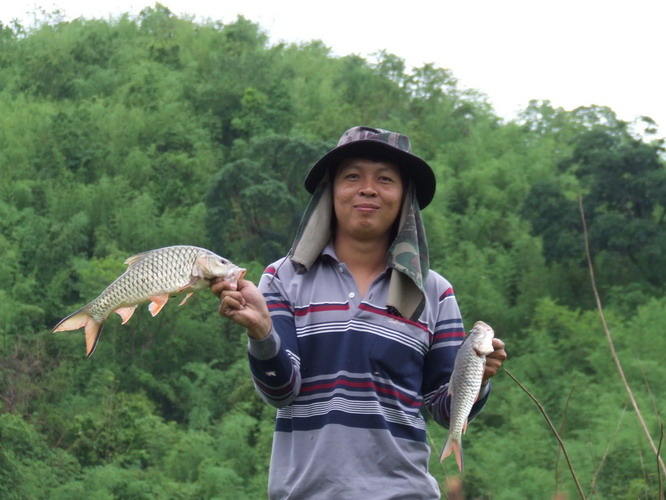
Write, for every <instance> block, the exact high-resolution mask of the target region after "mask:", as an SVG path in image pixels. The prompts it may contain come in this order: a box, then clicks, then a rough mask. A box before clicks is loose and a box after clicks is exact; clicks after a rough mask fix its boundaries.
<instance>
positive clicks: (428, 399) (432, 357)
mask: <svg viewBox="0 0 666 500" xmlns="http://www.w3.org/2000/svg"><path fill="white" fill-rule="evenodd" d="M464 340H465V328H464V326H463V321H462V317H461V315H460V309H459V307H458V303H457V301H456V297H455V293H454V291H453V288H452V287H451V286H450V285H448V287H447V288H446V289H445V290H444V292H443V293H441V294H440V295H439V298H438V302H437V321H436V323H435V330H434V332H433V338H432V342H431V344H430V350H429V351H428V354H427V357H426V362H425V370H424V375H423V389H422V390H423V402H424V404H425V406H426V408H428V411H429V412H430V414H431V415H432V417H433V419H434V420H435V421H436V422H437V423H438V424H439V425H442V426H443V427H446V428H447V429H448V427H449V416H450V410H451V396H450V395H449V380H450V378H451V373H453V364H454V362H455V359H456V354H457V353H458V350H459V349H460V346H461V345H462V343H463V341H464ZM489 393H490V383H489V384H487V385H486V386H485V387H482V388H481V392H480V394H479V399H477V401H476V402H475V403H474V406H473V407H472V410H471V412H470V414H469V421H471V420H472V419H473V418H474V417H476V416H477V415H478V414H479V412H480V411H481V409H482V408H483V406H484V405H485V404H486V401H487V400H488V395H489Z"/></svg>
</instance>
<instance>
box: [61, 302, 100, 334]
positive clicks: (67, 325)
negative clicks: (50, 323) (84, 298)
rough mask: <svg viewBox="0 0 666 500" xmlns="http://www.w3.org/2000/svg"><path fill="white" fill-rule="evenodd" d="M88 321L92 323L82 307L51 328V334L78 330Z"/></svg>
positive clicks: (86, 311)
mask: <svg viewBox="0 0 666 500" xmlns="http://www.w3.org/2000/svg"><path fill="white" fill-rule="evenodd" d="M88 321H92V317H91V316H90V314H89V313H88V310H87V309H86V308H85V307H83V308H81V309H79V310H78V311H76V312H73V313H72V314H70V315H69V316H67V317H66V318H64V319H63V320H61V321H60V322H59V323H58V324H57V325H56V326H54V327H53V332H54V333H55V332H65V331H69V330H78V329H79V328H83V327H84V326H86V324H87V323H88Z"/></svg>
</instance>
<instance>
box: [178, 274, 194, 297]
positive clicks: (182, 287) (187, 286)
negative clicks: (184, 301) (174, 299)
mask: <svg viewBox="0 0 666 500" xmlns="http://www.w3.org/2000/svg"><path fill="white" fill-rule="evenodd" d="M197 281H199V278H197V277H196V276H194V275H193V276H192V277H191V278H190V281H189V282H188V283H187V285H185V286H181V287H180V288H179V289H178V290H176V293H178V292H183V291H185V290H187V289H188V288H193V287H194V285H196V284H197ZM190 295H191V294H190Z"/></svg>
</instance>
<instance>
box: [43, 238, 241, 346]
mask: <svg viewBox="0 0 666 500" xmlns="http://www.w3.org/2000/svg"><path fill="white" fill-rule="evenodd" d="M125 264H127V266H128V267H127V270H126V271H125V272H124V273H123V274H121V275H120V276H119V277H118V278H117V279H116V280H115V281H114V282H113V283H111V284H110V285H109V286H108V287H107V288H106V289H105V290H104V291H103V292H102V293H101V294H100V295H99V297H97V298H96V299H95V300H93V301H92V302H90V303H88V304H86V305H85V306H83V307H82V308H81V309H79V310H78V311H76V312H74V313H72V314H70V315H69V316H67V317H66V318H65V319H63V320H62V321H61V322H60V323H58V324H57V325H56V326H55V328H53V331H54V332H62V331H66V330H77V329H79V328H85V335H86V357H88V358H89V357H90V356H91V355H92V353H93V351H94V350H95V347H96V346H97V342H98V341H99V336H100V334H101V333H102V327H103V326H104V322H105V321H106V320H107V318H108V317H109V315H110V314H111V313H113V312H115V313H117V314H118V315H119V316H120V317H121V318H122V320H123V322H122V324H123V325H124V324H125V323H127V322H128V321H129V319H130V318H131V317H132V315H133V314H134V310H135V309H136V307H137V305H139V304H140V303H142V302H147V301H150V305H149V306H148V310H149V311H150V313H151V314H152V315H153V316H155V315H157V313H159V312H160V311H161V310H162V308H163V307H164V305H165V304H166V303H167V301H168V300H169V296H170V295H172V294H175V293H178V292H185V291H187V292H188V293H187V295H186V296H185V298H184V299H183V300H182V301H181V303H180V304H179V305H183V304H184V303H185V302H186V301H187V299H189V298H190V297H191V296H192V293H193V292H194V291H196V290H200V289H202V288H206V287H207V286H210V280H211V279H212V278H215V277H222V278H224V279H225V280H227V281H231V282H237V281H238V280H240V279H241V278H242V277H243V276H244V275H245V269H243V268H240V267H238V266H236V265H235V264H232V263H231V262H229V261H228V260H227V259H225V258H223V257H220V256H219V255H216V254H214V253H213V252H211V251H210V250H206V249H205V248H199V247H194V246H187V245H179V246H172V247H165V248H158V249H157V250H150V251H148V252H145V253H141V254H138V255H134V256H132V257H130V258H128V259H127V260H126V261H125Z"/></svg>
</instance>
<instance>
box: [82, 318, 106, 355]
mask: <svg viewBox="0 0 666 500" xmlns="http://www.w3.org/2000/svg"><path fill="white" fill-rule="evenodd" d="M102 328H104V321H102V322H101V323H98V322H97V321H95V320H94V319H92V318H90V321H88V322H87V323H86V329H85V332H86V358H89V357H90V356H92V353H93V352H95V348H96V347H97V342H99V337H100V335H101V334H102Z"/></svg>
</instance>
